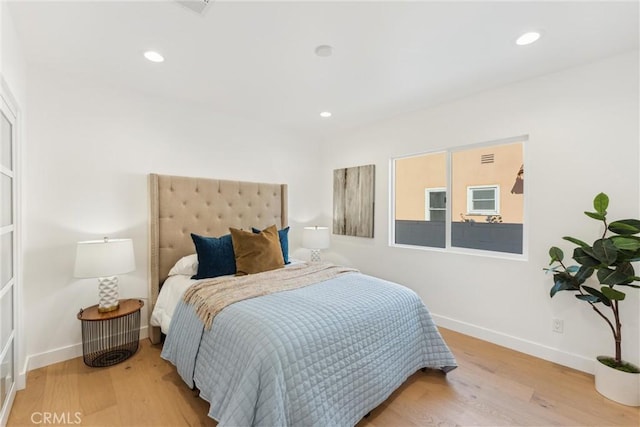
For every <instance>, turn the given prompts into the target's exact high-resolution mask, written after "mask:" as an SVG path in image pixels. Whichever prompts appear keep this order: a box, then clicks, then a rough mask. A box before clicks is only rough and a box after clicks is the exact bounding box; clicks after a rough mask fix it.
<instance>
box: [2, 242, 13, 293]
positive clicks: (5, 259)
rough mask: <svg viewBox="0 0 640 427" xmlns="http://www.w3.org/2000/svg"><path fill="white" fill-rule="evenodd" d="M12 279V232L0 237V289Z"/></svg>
mask: <svg viewBox="0 0 640 427" xmlns="http://www.w3.org/2000/svg"><path fill="white" fill-rule="evenodd" d="M12 277H13V232H10V233H6V234H3V235H2V236H0V289H2V288H4V287H5V285H6V284H7V283H9V280H11V278H12Z"/></svg>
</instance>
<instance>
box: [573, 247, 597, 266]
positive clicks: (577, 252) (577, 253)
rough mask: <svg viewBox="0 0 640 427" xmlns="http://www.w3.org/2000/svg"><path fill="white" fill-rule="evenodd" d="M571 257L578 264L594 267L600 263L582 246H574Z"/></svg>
mask: <svg viewBox="0 0 640 427" xmlns="http://www.w3.org/2000/svg"><path fill="white" fill-rule="evenodd" d="M573 259H574V260H576V262H577V263H578V264H580V265H583V266H586V267H595V266H598V265H600V261H598V260H597V259H595V257H593V256H591V255H589V254H588V253H587V252H586V250H585V249H584V248H575V249H574V250H573Z"/></svg>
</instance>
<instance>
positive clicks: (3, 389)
mask: <svg viewBox="0 0 640 427" xmlns="http://www.w3.org/2000/svg"><path fill="white" fill-rule="evenodd" d="M12 385H13V342H12V343H11V345H10V346H9V350H8V351H7V353H6V354H5V356H4V359H2V362H0V407H2V405H4V403H5V399H6V397H7V395H8V394H9V390H11V386H12Z"/></svg>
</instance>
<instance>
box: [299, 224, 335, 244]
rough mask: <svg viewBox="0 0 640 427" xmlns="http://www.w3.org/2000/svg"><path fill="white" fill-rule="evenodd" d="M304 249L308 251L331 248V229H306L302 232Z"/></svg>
mask: <svg viewBox="0 0 640 427" xmlns="http://www.w3.org/2000/svg"><path fill="white" fill-rule="evenodd" d="M302 247H304V248H307V249H326V248H328V247H329V228H327V227H305V228H304V230H302Z"/></svg>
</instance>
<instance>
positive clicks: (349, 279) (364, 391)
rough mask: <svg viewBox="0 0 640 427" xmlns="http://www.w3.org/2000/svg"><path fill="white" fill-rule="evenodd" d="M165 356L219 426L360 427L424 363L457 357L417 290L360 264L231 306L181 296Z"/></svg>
mask: <svg viewBox="0 0 640 427" xmlns="http://www.w3.org/2000/svg"><path fill="white" fill-rule="evenodd" d="M162 357H163V358H165V359H167V360H169V361H171V362H172V363H173V364H174V365H176V367H177V369H178V372H179V374H180V376H181V377H182V378H183V380H184V381H185V382H186V383H187V384H188V385H189V386H191V387H193V386H194V385H195V386H197V387H198V388H199V389H200V396H201V397H202V398H204V399H205V400H207V401H208V402H209V403H210V404H211V407H210V410H209V416H211V417H212V418H214V419H216V420H217V421H218V422H219V425H220V426H250V425H255V426H270V427H273V426H353V425H354V424H356V423H357V422H358V421H359V420H360V419H361V418H362V417H363V416H364V415H366V414H367V413H368V412H369V411H371V410H372V409H374V408H375V407H376V406H378V405H379V404H380V403H382V402H383V401H384V400H386V398H387V397H388V396H389V395H390V394H391V393H392V392H393V391H394V390H395V389H396V388H398V387H399V386H400V385H401V384H402V383H403V382H404V381H405V380H406V379H407V378H408V377H409V376H410V375H412V374H413V373H414V372H415V371H417V370H418V369H420V368H422V367H430V368H437V369H443V370H445V371H447V370H449V369H452V368H453V367H455V366H456V361H455V359H454V357H453V355H452V354H451V352H450V351H449V349H448V347H447V346H446V344H445V343H444V341H443V340H442V337H441V336H440V333H439V332H438V330H437V328H436V326H435V324H434V323H433V320H432V319H431V315H430V314H429V312H428V311H427V308H426V307H425V305H424V304H423V302H422V301H421V300H420V298H419V297H418V296H417V295H416V294H415V293H414V292H413V291H411V290H410V289H408V288H405V287H403V286H400V285H397V284H395V283H391V282H387V281H384V280H381V279H377V278H374V277H370V276H366V275H363V274H360V273H354V274H345V275H342V276H339V277H337V278H335V279H331V280H328V281H325V282H321V283H318V284H315V285H311V286H307V287H304V288H301V289H296V290H292V291H285V292H279V293H275V294H271V295H266V296H262V297H258V298H253V299H248V300H245V301H242V302H238V303H235V304H232V305H230V306H228V307H226V308H225V309H224V310H222V312H220V313H219V314H218V315H217V316H216V318H215V319H214V321H213V326H212V328H211V330H205V329H204V326H203V324H202V321H201V320H200V319H199V318H198V317H197V316H196V315H195V312H194V310H193V308H192V307H191V306H189V305H186V304H185V303H184V302H182V301H181V302H180V304H179V305H178V307H177V309H176V312H175V313H174V316H173V319H172V322H171V327H170V331H169V335H168V336H167V339H166V341H165V344H164V348H163V351H162Z"/></svg>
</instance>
